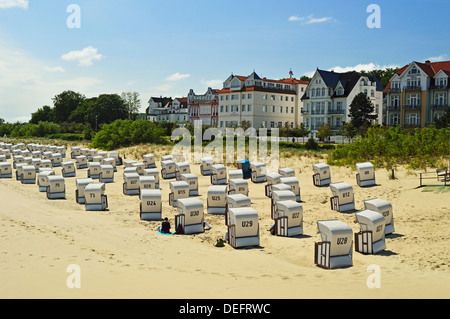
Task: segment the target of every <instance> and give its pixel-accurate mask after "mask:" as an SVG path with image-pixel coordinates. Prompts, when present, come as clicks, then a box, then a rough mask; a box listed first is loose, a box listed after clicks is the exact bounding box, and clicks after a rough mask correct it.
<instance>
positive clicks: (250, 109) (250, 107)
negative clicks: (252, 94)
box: [247, 104, 252, 112]
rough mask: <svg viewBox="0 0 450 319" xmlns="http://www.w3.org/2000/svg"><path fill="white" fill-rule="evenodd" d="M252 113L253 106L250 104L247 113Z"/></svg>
mask: <svg viewBox="0 0 450 319" xmlns="http://www.w3.org/2000/svg"><path fill="white" fill-rule="evenodd" d="M251 111H252V106H251V105H250V104H249V105H248V106H247V112H251Z"/></svg>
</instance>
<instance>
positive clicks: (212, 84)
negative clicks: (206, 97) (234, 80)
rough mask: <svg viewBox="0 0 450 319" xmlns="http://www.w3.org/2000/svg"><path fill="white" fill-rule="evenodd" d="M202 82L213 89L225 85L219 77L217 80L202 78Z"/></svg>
mask: <svg viewBox="0 0 450 319" xmlns="http://www.w3.org/2000/svg"><path fill="white" fill-rule="evenodd" d="M200 83H201V84H203V85H205V86H207V87H210V88H212V89H218V88H222V86H223V80H220V79H217V80H203V79H202V80H200Z"/></svg>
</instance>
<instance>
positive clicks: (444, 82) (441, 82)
mask: <svg viewBox="0 0 450 319" xmlns="http://www.w3.org/2000/svg"><path fill="white" fill-rule="evenodd" d="M436 85H437V86H447V79H446V78H440V79H436Z"/></svg>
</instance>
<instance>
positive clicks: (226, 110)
mask: <svg viewBox="0 0 450 319" xmlns="http://www.w3.org/2000/svg"><path fill="white" fill-rule="evenodd" d="M225 112H226V113H228V105H227V106H225Z"/></svg>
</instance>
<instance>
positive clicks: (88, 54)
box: [62, 46, 103, 66]
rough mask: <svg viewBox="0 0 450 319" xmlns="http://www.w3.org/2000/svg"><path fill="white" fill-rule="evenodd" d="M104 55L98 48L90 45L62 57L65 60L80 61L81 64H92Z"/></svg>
mask: <svg viewBox="0 0 450 319" xmlns="http://www.w3.org/2000/svg"><path fill="white" fill-rule="evenodd" d="M102 58H103V55H101V54H99V53H98V49H96V48H94V47H92V46H89V47H86V48H84V49H83V50H80V51H70V52H69V53H66V54H63V56H62V59H63V60H65V61H78V65H80V66H91V65H92V62H93V61H99V60H101V59H102Z"/></svg>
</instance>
